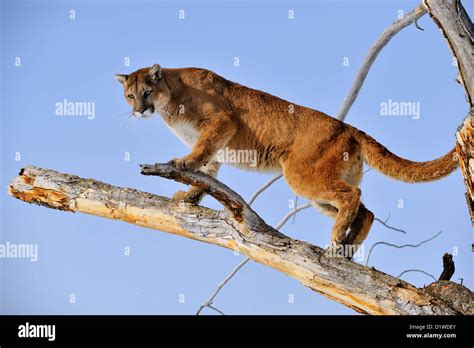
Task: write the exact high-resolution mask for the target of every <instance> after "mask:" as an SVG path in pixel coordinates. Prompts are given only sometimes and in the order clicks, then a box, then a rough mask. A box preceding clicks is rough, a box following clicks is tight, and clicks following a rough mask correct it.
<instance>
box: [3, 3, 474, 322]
mask: <svg viewBox="0 0 474 348" xmlns="http://www.w3.org/2000/svg"><path fill="white" fill-rule="evenodd" d="M1 3H2V5H1V19H0V22H1V74H2V76H1V84H2V86H1V89H0V90H1V93H2V94H1V142H0V145H1V154H2V162H1V164H2V169H1V171H0V175H1V177H0V180H1V187H2V191H1V195H0V209H1V216H2V219H1V225H0V228H1V241H2V243H6V242H7V241H9V242H10V243H27V244H29V243H34V244H37V245H38V247H39V259H38V261H37V262H30V261H29V260H26V259H0V265H1V281H0V294H1V301H0V306H1V308H0V313H12V314H62V313H71V314H72V313H78V314H89V313H113V314H119V313H128V314H135V313H136V314H141V313H147V314H193V313H195V311H196V310H197V308H198V307H199V305H200V304H201V303H202V302H203V301H205V299H206V298H207V297H208V296H209V294H210V293H211V292H212V291H213V290H214V288H215V286H216V284H217V283H219V282H220V281H221V280H222V279H223V278H224V277H225V276H226V275H227V274H228V273H229V271H230V270H231V269H232V268H233V267H234V266H235V265H236V264H237V263H238V262H239V261H240V260H242V256H241V255H240V256H239V255H234V253H233V252H232V251H229V250H226V249H222V248H219V247H216V246H212V245H207V244H203V243H199V242H196V241H192V240H187V239H185V238H181V237H177V236H173V235H168V234H166V233H160V232H157V231H152V230H147V229H143V228H140V227H137V226H133V225H129V224H126V223H123V222H119V221H112V220H106V219H103V218H99V217H94V216H87V215H83V214H69V213H64V212H59V211H54V210H50V209H46V208H43V207H39V206H33V205H27V204H25V203H24V202H21V201H18V200H15V199H13V198H11V197H9V196H8V195H7V193H6V187H7V185H8V183H9V181H10V180H11V179H12V178H13V177H15V175H17V173H18V171H19V169H20V168H21V167H23V166H26V165H36V166H40V167H44V168H51V169H55V170H59V171H62V172H67V173H75V174H77V175H80V176H82V177H91V178H96V179H99V180H102V181H106V182H109V183H112V184H115V185H118V186H128V187H135V188H137V189H140V190H144V191H147V192H153V193H157V194H161V195H167V196H169V195H171V194H172V193H173V192H174V191H175V190H177V189H178V188H180V187H182V185H180V184H177V183H174V182H171V181H168V180H165V179H160V178H152V177H143V176H141V175H140V174H139V168H138V164H139V163H150V162H165V161H167V160H169V159H171V158H173V157H178V156H182V155H185V154H186V153H187V149H186V148H185V146H184V145H182V144H181V143H180V142H179V140H178V139H177V138H175V136H174V135H173V134H172V133H171V132H170V131H169V130H168V129H167V127H165V126H164V124H163V122H162V121H161V120H160V119H159V117H158V116H157V117H155V118H152V119H150V120H134V119H131V118H130V117H129V116H128V115H127V113H128V112H129V111H130V110H129V107H128V105H127V104H126V103H125V101H124V99H123V96H122V88H121V86H120V85H119V84H118V83H117V82H116V81H115V80H114V78H113V75H114V74H116V73H130V72H132V71H134V70H136V69H138V68H140V67H144V66H150V65H152V64H153V63H159V64H161V65H162V66H163V67H190V66H195V67H203V68H207V69H211V70H213V71H215V72H216V73H218V74H221V75H222V76H224V77H226V78H228V79H230V80H233V81H236V82H239V83H241V84H244V85H247V86H250V87H253V88H257V89H261V90H264V91H267V92H269V93H272V94H274V95H277V96H279V97H282V98H284V99H287V100H290V101H292V102H294V103H298V104H301V105H305V106H308V107H312V108H316V109H319V110H322V111H324V112H326V113H328V114H330V115H335V114H336V113H337V111H338V110H339V107H340V105H341V103H342V100H343V98H344V97H345V95H346V93H347V92H348V90H349V88H350V85H351V83H352V82H353V79H354V77H355V74H356V72H357V69H358V67H359V66H360V63H361V62H362V59H363V57H364V55H365V54H366V52H367V50H368V48H369V47H370V46H371V44H372V43H373V42H374V40H375V39H376V37H377V36H378V35H379V34H380V33H381V32H382V31H383V30H384V29H385V28H386V27H387V26H388V25H389V24H390V23H392V22H393V21H394V20H396V19H397V16H398V14H399V12H398V11H399V10H403V11H405V12H408V11H410V10H411V9H412V8H414V7H415V6H416V5H417V4H418V3H419V2H417V1H380V0H373V1H349V0H345V1H311V2H309V1H291V2H290V1H279V2H269V1H255V2H251V1H240V2H237V1H234V2H228V1H185V2H175V1H173V2H171V1H166V2H160V1H131V0H130V1H21V0H20V1H8V0H7V1H2V2H1ZM464 3H465V6H466V7H467V9H468V11H469V12H470V13H471V17H472V13H473V6H472V2H471V3H470V4H468V2H467V1H464ZM180 9H184V11H185V16H186V17H185V19H184V20H180V19H179V18H178V15H179V10H180ZM70 10H74V11H75V19H70V14H71V13H70ZM289 10H294V11H295V18H294V19H293V20H290V19H289V18H288V11H289ZM419 25H420V26H421V27H423V28H424V29H425V30H424V31H420V30H417V29H416V28H415V27H414V26H411V27H409V28H406V29H405V30H403V31H402V32H401V33H399V34H398V35H397V36H396V37H395V38H394V39H393V40H392V42H391V43H390V44H389V45H388V46H387V47H386V48H385V49H384V50H383V51H382V53H381V54H380V56H379V58H378V60H377V61H376V62H375V64H374V66H373V68H372V70H371V71H370V73H369V76H368V78H367V80H366V83H365V85H364V87H363V89H362V91H361V93H360V96H359V98H358V100H357V101H356V103H355V104H354V106H353V108H352V109H351V111H350V113H349V115H348V117H347V119H346V121H347V122H348V123H351V124H353V125H355V126H357V127H358V128H360V129H362V130H364V131H366V132H367V133H369V134H371V135H372V136H374V137H375V138H376V139H378V140H379V141H380V142H382V143H383V144H384V145H386V146H387V147H388V148H390V149H391V150H392V151H393V152H395V153H396V154H398V155H401V156H404V157H406V158H409V159H412V160H430V159H434V158H436V157H439V156H441V155H443V154H445V153H446V152H447V151H448V150H450V149H451V148H452V146H453V145H454V142H455V138H454V133H455V130H456V128H457V126H458V125H459V124H460V122H461V120H462V119H463V117H464V116H465V115H466V113H467V104H466V102H465V99H464V92H463V90H462V88H461V87H460V86H459V85H457V84H456V83H455V82H454V79H455V77H456V68H455V67H454V66H453V64H452V57H451V54H450V51H449V50H448V47H447V45H446V42H445V41H444V39H443V38H442V36H441V35H440V32H439V30H438V29H437V27H436V26H435V25H434V23H433V22H432V20H431V19H430V18H429V17H428V16H425V17H423V18H422V19H420V20H419ZM16 57H19V58H21V66H15V58H16ZM126 57H129V58H130V66H124V62H125V58H126ZM234 57H239V59H240V66H239V67H235V66H234ZM344 57H348V59H349V65H348V66H344V65H343V59H344ZM64 99H67V100H69V101H86V102H94V103H95V107H96V110H95V118H94V119H87V118H86V117H84V116H83V117H81V116H76V117H74V116H63V117H61V116H57V115H55V104H56V103H57V102H61V101H63V100H64ZM389 99H391V100H392V101H402V102H416V103H419V105H420V110H421V117H420V118H419V119H417V120H414V119H413V118H412V117H407V116H404V117H403V116H382V115H381V114H380V103H382V102H386V101H388V100H389ZM17 152H19V153H20V154H21V160H20V161H15V155H16V153H17ZM125 152H129V153H130V155H131V160H130V161H125V160H124V153H125ZM219 178H220V180H221V181H223V182H224V183H226V184H227V185H229V186H230V187H232V188H233V189H235V190H236V191H237V192H239V193H240V194H242V196H244V197H249V196H250V195H251V193H252V192H253V191H254V190H255V189H256V188H258V187H259V186H260V185H261V184H262V183H263V182H265V181H266V180H268V179H269V178H270V175H262V174H254V173H248V172H242V171H239V170H238V169H234V168H229V167H225V168H223V169H222V171H221V172H220V175H219ZM362 191H363V201H364V202H365V204H366V205H367V207H369V208H370V209H371V210H372V211H373V212H374V213H375V214H376V216H378V217H379V218H381V219H385V218H386V217H387V215H388V214H389V213H390V216H391V217H390V220H389V223H390V224H392V225H394V226H397V227H400V228H403V229H405V230H406V231H407V235H403V234H401V233H398V232H395V231H391V230H387V229H385V228H384V227H382V226H381V225H380V224H378V223H375V224H374V226H373V228H372V231H371V234H370V236H369V238H368V239H367V241H366V245H365V248H366V251H368V249H369V248H370V246H371V245H372V244H373V243H375V242H377V241H381V240H385V241H389V242H391V243H395V244H405V243H417V242H419V241H421V240H423V239H426V238H428V237H430V236H432V235H433V234H435V233H436V232H438V231H440V230H442V231H443V233H442V234H441V235H440V236H439V237H438V238H437V239H435V240H433V241H431V242H429V243H427V244H425V245H423V246H421V247H420V248H417V249H410V248H408V249H394V248H388V247H385V246H379V247H377V248H376V249H375V250H374V251H373V255H372V256H371V260H370V265H374V266H375V267H376V268H377V269H380V270H382V271H384V272H387V273H389V274H392V275H398V274H399V273H400V272H402V271H403V270H405V269H413V268H415V269H421V270H424V271H426V272H429V273H431V274H433V275H434V276H435V277H438V276H439V274H440V272H441V270H442V260H441V256H442V255H443V253H444V252H455V253H456V255H455V257H454V260H455V262H456V273H455V275H454V278H453V280H456V281H458V278H463V279H464V283H465V284H467V285H468V286H469V287H471V288H472V286H473V285H474V283H473V269H472V253H471V251H470V250H471V243H472V228H471V226H470V223H469V216H468V213H467V207H466V203H465V198H464V192H465V187H464V184H463V181H462V176H461V173H460V172H459V171H456V172H455V173H453V174H452V175H450V176H449V177H447V178H445V179H442V180H440V181H437V182H433V183H426V184H406V183H401V182H396V181H394V180H392V179H389V178H386V177H384V176H382V175H380V174H378V173H376V172H375V171H370V172H368V173H367V174H366V175H365V177H364V180H363V183H362ZM291 199H294V195H293V194H292V193H291V191H290V190H289V189H288V187H287V186H286V185H285V183H284V182H283V181H280V182H278V183H277V184H275V185H274V186H273V187H272V188H271V189H269V190H268V191H267V192H266V193H264V194H263V195H262V196H261V198H260V199H259V200H258V201H257V202H256V203H255V209H256V211H257V212H258V213H260V214H261V215H262V216H263V217H264V218H265V219H266V221H267V222H268V223H272V224H273V223H276V222H278V221H279V220H280V218H281V217H282V216H283V215H284V214H286V213H287V212H288V211H289V207H288V202H289V200H291ZM400 199H402V200H403V208H399V207H398V202H399V200H400ZM302 202H304V200H302V199H301V200H300V203H302ZM204 204H205V205H207V206H209V207H213V208H218V207H219V205H218V204H217V203H215V202H214V201H213V200H212V199H210V198H206V199H205V201H204ZM331 226H332V221H330V220H329V219H328V218H326V217H324V216H322V215H320V214H319V213H318V212H316V211H314V210H313V209H308V210H306V211H304V212H301V213H300V214H299V215H298V216H297V217H296V220H295V222H294V223H293V224H291V223H289V224H288V225H286V226H285V227H284V228H283V230H282V231H283V232H284V233H285V234H288V235H289V236H292V237H294V238H298V239H302V240H306V241H309V242H311V243H314V244H316V245H321V246H324V245H325V244H326V243H327V242H328V240H329V234H330V229H331ZM127 247H129V248H130V252H131V254H130V256H125V255H124V251H125V248H127ZM404 279H406V280H407V281H409V282H412V283H413V284H415V285H417V286H423V285H424V284H428V283H429V282H430V281H431V280H430V278H429V277H427V276H425V275H423V274H416V273H410V274H406V275H405V276H404ZM71 295H74V297H75V300H76V301H75V303H70V298H71ZM182 295H184V303H180V302H182V301H180V299H181V300H182V299H183V296H182ZM291 296H293V297H294V303H290V302H291V301H289V298H290V297H291ZM215 305H216V307H218V308H220V309H221V310H223V311H224V312H225V313H227V314H353V313H354V312H353V311H351V310H350V309H348V308H346V307H344V306H342V305H340V304H337V303H335V302H333V301H330V300H328V299H326V298H324V297H322V296H320V295H318V294H315V293H314V292H312V291H310V290H309V289H307V288H305V287H303V286H302V285H301V284H299V283H298V282H297V281H295V280H293V279H291V278H289V277H287V276H285V275H283V274H281V273H279V272H277V271H274V270H272V269H269V268H268V267H265V266H262V265H260V264H256V263H253V262H252V263H249V264H248V265H247V266H245V268H243V269H242V270H241V271H240V273H239V274H238V275H237V276H236V277H235V279H233V280H232V281H231V283H230V284H228V285H227V286H226V287H225V289H224V290H223V291H222V293H221V294H220V295H219V297H218V298H217V300H216V302H215ZM205 313H210V312H209V311H205ZM211 313H212V312H211Z"/></svg>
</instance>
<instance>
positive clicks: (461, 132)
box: [423, 0, 474, 226]
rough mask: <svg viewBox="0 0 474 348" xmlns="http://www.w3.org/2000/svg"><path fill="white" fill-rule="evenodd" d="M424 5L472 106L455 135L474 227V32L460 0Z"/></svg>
mask: <svg viewBox="0 0 474 348" xmlns="http://www.w3.org/2000/svg"><path fill="white" fill-rule="evenodd" d="M423 5H424V6H425V8H426V10H427V11H428V13H429V14H430V16H431V18H432V19H433V21H434V22H435V23H436V25H437V26H438V27H439V28H440V30H441V33H442V34H443V36H444V38H445V39H446V41H447V42H448V46H449V48H450V49H451V52H452V53H453V55H454V57H455V58H456V60H457V65H458V68H459V74H458V77H457V81H458V82H459V83H460V84H461V85H462V86H463V87H464V90H465V91H466V99H467V102H468V104H469V113H468V115H467V116H466V118H465V119H464V122H463V123H462V125H461V126H460V127H459V129H458V131H457V133H456V139H457V146H456V148H457V153H458V158H459V164H460V167H461V171H462V174H463V176H464V182H465V183H466V187H467V192H466V198H467V203H468V209H469V213H470V216H471V222H472V224H473V226H474V184H473V182H474V105H473V102H474V56H473V52H474V43H473V40H474V29H473V26H472V22H471V19H470V18H469V16H468V14H467V12H466V10H465V9H464V7H463V6H462V4H461V1H459V0H424V1H423Z"/></svg>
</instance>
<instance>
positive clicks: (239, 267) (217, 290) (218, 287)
mask: <svg viewBox="0 0 474 348" xmlns="http://www.w3.org/2000/svg"><path fill="white" fill-rule="evenodd" d="M249 260H250V259H249V258H248V257H247V258H245V259H244V260H242V262H240V263H239V264H238V265H237V266H236V267H235V268H234V269H233V270H232V272H230V274H229V275H228V276H227V277H225V278H224V280H223V281H222V282H221V283H220V284H219V285H218V286H217V288H216V290H214V292H213V293H212V295H211V297H209V299H208V300H207V301H206V302H205V303H204V304H203V305H201V307H199V309H198V311H197V312H196V315H199V314H200V313H201V311H202V310H203V309H204V308H205V307H210V305H212V302H213V301H214V298H215V297H216V296H217V294H218V293H219V291H221V289H222V288H223V287H224V286H225V285H226V284H227V282H228V281H229V280H230V279H231V278H232V277H233V276H234V275H235V274H236V273H237V272H238V271H239V270H240V269H241V268H242V267H243V266H244V265H245V264H246V263H247V262H248V261H249Z"/></svg>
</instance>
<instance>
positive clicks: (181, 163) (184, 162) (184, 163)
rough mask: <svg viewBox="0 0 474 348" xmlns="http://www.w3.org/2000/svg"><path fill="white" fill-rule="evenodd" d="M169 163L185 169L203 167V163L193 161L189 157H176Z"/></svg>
mask: <svg viewBox="0 0 474 348" xmlns="http://www.w3.org/2000/svg"><path fill="white" fill-rule="evenodd" d="M168 163H169V164H172V165H174V166H175V167H176V168H178V169H179V170H183V169H191V170H197V169H199V168H200V167H201V165H200V164H199V163H197V162H196V161H193V160H191V159H188V158H186V157H183V158H174V159H172V160H171V161H169V162H168Z"/></svg>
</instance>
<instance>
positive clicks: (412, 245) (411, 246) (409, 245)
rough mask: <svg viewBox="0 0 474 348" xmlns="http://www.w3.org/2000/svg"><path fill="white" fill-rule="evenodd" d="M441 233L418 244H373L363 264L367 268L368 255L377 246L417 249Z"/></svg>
mask: <svg viewBox="0 0 474 348" xmlns="http://www.w3.org/2000/svg"><path fill="white" fill-rule="evenodd" d="M442 232H443V231H439V232H438V233H436V234H435V235H434V236H433V237H430V238H428V239H425V240H423V241H421V242H419V243H418V244H403V245H397V244H392V243H387V242H377V243H375V244H374V245H372V247H371V248H370V250H369V254H368V255H367V260H366V262H365V265H366V266H367V265H368V264H369V259H370V255H371V254H372V250H373V249H374V248H375V247H376V246H377V245H387V246H390V247H394V248H397V249H402V248H418V247H419V246H421V245H423V244H425V243H427V242H429V241H432V240H433V239H435V238H436V237H438V236H439V235H440V234H441V233H442Z"/></svg>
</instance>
